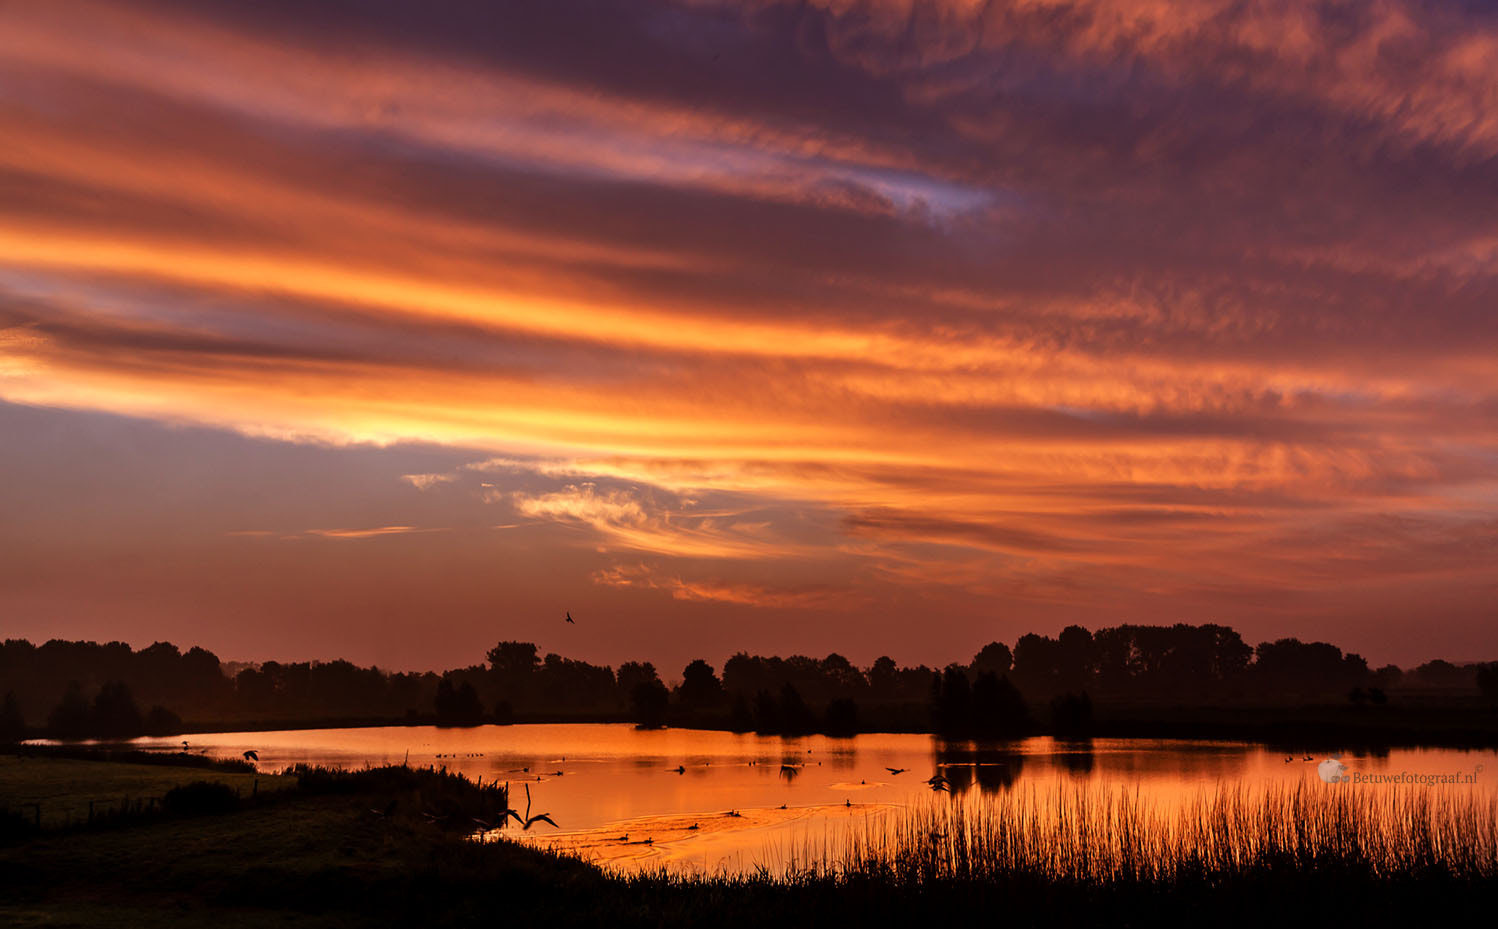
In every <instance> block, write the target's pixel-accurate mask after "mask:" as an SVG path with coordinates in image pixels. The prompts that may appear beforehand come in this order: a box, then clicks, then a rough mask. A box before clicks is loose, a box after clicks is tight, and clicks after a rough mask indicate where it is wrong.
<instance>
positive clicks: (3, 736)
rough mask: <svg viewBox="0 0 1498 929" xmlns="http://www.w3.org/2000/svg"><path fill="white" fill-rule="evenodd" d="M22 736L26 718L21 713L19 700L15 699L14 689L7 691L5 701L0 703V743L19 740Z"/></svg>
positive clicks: (6, 743)
mask: <svg viewBox="0 0 1498 929" xmlns="http://www.w3.org/2000/svg"><path fill="white" fill-rule="evenodd" d="M24 738H26V718H25V717H24V716H22V715H21V701H19V700H17V699H16V692H15V691H13V690H11V691H7V692H6V694H5V702H4V703H0V745H8V744H10V743H12V742H19V741H21V740H22V739H24Z"/></svg>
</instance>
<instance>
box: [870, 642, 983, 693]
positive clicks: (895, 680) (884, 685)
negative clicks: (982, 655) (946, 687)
mask: <svg viewBox="0 0 1498 929" xmlns="http://www.w3.org/2000/svg"><path fill="white" fill-rule="evenodd" d="M1008 650H1009V649H1007V648H1006V649H1004V651H1006V652H1007V651H1008ZM868 676H869V693H870V695H871V696H873V697H874V699H876V700H894V699H896V698H898V697H899V696H900V666H899V665H897V664H895V660H894V659H893V658H891V657H889V656H888V655H880V656H879V657H878V658H876V659H874V664H873V666H872V667H870V668H869V675H868Z"/></svg>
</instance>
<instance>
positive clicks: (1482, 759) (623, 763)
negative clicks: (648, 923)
mask: <svg viewBox="0 0 1498 929" xmlns="http://www.w3.org/2000/svg"><path fill="white" fill-rule="evenodd" d="M142 741H143V743H144V744H145V745H146V746H148V747H158V748H161V749H163V750H178V749H180V745H179V744H177V742H176V740H142ZM190 742H191V746H192V748H191V750H193V751H204V752H206V753H208V754H212V755H216V756H220V757H232V758H237V757H240V755H241V753H242V752H244V751H245V750H247V749H255V750H256V751H257V752H258V753H259V757H260V768H261V769H262V770H267V771H271V770H277V769H280V768H284V767H287V766H289V765H292V764H297V763H307V764H327V765H339V766H345V767H358V766H362V765H365V764H373V765H379V764H400V763H402V761H403V760H405V759H406V758H407V757H409V763H410V764H412V765H419V766H426V765H432V766H436V767H445V768H447V769H448V770H452V771H457V772H461V773H463V774H465V775H467V776H470V777H483V778H484V779H485V780H486V781H487V780H490V779H494V778H499V779H501V780H508V781H511V782H513V783H520V782H525V783H529V785H530V787H531V791H532V793H533V795H534V796H535V797H536V801H537V803H540V804H542V807H541V808H543V809H546V810H547V811H549V812H550V813H551V814H552V816H553V818H555V820H556V821H557V823H559V824H560V826H561V831H562V834H563V838H561V839H547V841H557V842H560V843H562V844H565V845H567V847H570V848H575V849H577V850H579V851H582V852H584V853H586V854H589V855H593V856H595V857H598V858H600V859H601V860H605V861H619V862H624V863H627V864H628V863H632V864H638V865H658V864H671V865H673V866H674V865H677V864H689V865H691V866H694V867H697V868H701V869H706V870H714V869H716V868H718V867H720V866H727V867H730V868H750V867H752V866H753V865H755V864H757V863H761V862H762V861H765V860H767V858H768V859H773V858H774V854H776V853H773V852H767V851H766V849H774V848H779V849H781V850H782V851H783V850H784V849H786V848H789V847H793V846H794V845H795V844H796V843H797V842H798V841H802V840H812V839H815V840H817V841H821V840H823V839H824V838H825V837H826V836H827V835H831V834H834V833H835V832H836V831H837V830H840V829H845V828H849V827H851V826H853V825H855V824H857V823H862V822H867V821H868V820H869V818H870V817H876V816H880V815H883V813H885V812H886V811H890V810H898V809H900V808H902V807H904V806H907V805H909V804H912V803H915V802H920V801H930V800H932V799H933V794H932V788H931V786H930V784H929V783H928V779H929V778H932V777H933V776H935V775H941V776H942V777H943V778H944V779H945V784H946V786H947V787H948V788H949V789H950V791H951V793H952V795H953V796H954V797H961V796H963V795H965V794H968V795H973V796H983V795H989V796H992V795H998V794H1006V793H1011V792H1013V791H1014V790H1015V789H1016V788H1017V787H1022V788H1023V789H1030V787H1031V786H1034V787H1035V788H1037V789H1048V788H1049V787H1051V786H1055V785H1058V784H1076V783H1086V784H1108V785H1119V786H1121V787H1125V788H1127V789H1129V790H1131V791H1138V792H1139V793H1141V794H1147V795H1149V796H1151V797H1152V798H1153V799H1154V800H1156V801H1159V802H1161V803H1166V804H1168V803H1171V802H1176V801H1178V800H1179V799H1181V798H1183V797H1185V796H1187V795H1188V794H1190V793H1191V792H1193V791H1196V790H1200V789H1211V788H1213V787H1214V786H1215V785H1216V784H1218V783H1227V784H1233V783H1241V784H1246V785H1256V784H1265V783H1274V784H1295V783H1305V784H1308V785H1310V786H1313V787H1315V788H1316V789H1336V788H1333V787H1329V786H1327V785H1325V784H1323V783H1322V781H1321V779H1320V778H1319V777H1318V775H1317V773H1316V770H1317V764H1316V761H1317V760H1318V759H1322V758H1325V757H1327V756H1328V755H1330V754H1332V750H1334V748H1335V747H1322V748H1321V749H1319V750H1318V749H1316V748H1312V747H1306V746H1300V747H1298V749H1297V750H1296V753H1295V754H1293V755H1292V754H1291V753H1290V752H1289V751H1288V750H1285V751H1282V750H1280V748H1279V747H1271V746H1259V745H1247V744H1242V743H1228V742H1182V741H1159V740H1145V739H1090V740H1089V739H1081V740H1076V739H1072V740H1056V739H1050V738H1030V739H1020V740H1013V741H945V740H941V739H934V738H932V737H930V736H925V735H916V734H900V735H892V734H872V735H861V736H857V737H854V738H837V739H829V738H823V737H819V736H805V737H797V738H781V737H778V736H760V735H752V734H735V733H729V732H708V731H696V730H672V729H666V730H652V731H640V730H636V729H634V728H633V727H630V726H623V725H612V726H611V725H520V726H482V727H478V728H474V729H433V728H426V727H388V728H370V729H323V730H307V731H286V732H246V733H220V734H212V735H197V736H191V737H190ZM1328 749H1332V750H1328ZM408 753H409V756H408ZM1307 755H1310V756H1311V758H1310V760H1306V756H1307ZM1287 758H1290V759H1291V760H1290V761H1287V760H1286V759H1287ZM1342 759H1343V761H1344V762H1345V763H1346V764H1347V767H1348V768H1349V769H1350V770H1351V771H1355V772H1356V771H1364V772H1369V773H1372V772H1389V771H1411V772H1432V773H1434V772H1442V771H1451V770H1456V769H1466V770H1471V769H1472V768H1473V767H1474V766H1475V765H1478V764H1482V765H1485V767H1486V771H1487V772H1488V773H1487V774H1486V775H1485V777H1486V778H1487V779H1488V785H1489V786H1491V781H1492V779H1493V778H1494V776H1495V774H1498V753H1495V752H1493V751H1485V752H1462V751H1455V750H1411V749H1395V750H1392V751H1382V752H1377V753H1371V752H1364V753H1357V754H1353V753H1346V754H1343V755H1342ZM1358 789H1380V788H1377V787H1367V788H1358ZM730 813H733V814H735V815H729V814H730ZM693 825H696V826H697V828H696V829H693V828H691V827H692V826H693ZM624 834H628V835H630V836H631V837H632V838H631V841H630V843H620V842H618V841H616V840H617V838H618V837H619V836H621V835H624ZM527 835H528V836H529V835H530V833H528V834H527ZM645 839H651V840H652V841H651V842H649V843H644V840H645Z"/></svg>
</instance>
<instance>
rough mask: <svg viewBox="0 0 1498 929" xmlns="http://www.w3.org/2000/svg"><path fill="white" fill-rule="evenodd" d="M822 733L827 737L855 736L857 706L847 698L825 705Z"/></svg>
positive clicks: (840, 698) (856, 730)
mask: <svg viewBox="0 0 1498 929" xmlns="http://www.w3.org/2000/svg"><path fill="white" fill-rule="evenodd" d="M822 731H823V732H825V733H827V734H828V735H855V734H857V732H858V704H857V703H855V702H854V701H853V700H852V699H851V698H849V697H839V698H838V699H836V700H833V701H832V702H831V703H829V704H827V713H826V715H825V717H824V718H823V721H822Z"/></svg>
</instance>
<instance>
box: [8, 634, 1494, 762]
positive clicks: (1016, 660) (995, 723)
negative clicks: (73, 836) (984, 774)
mask: <svg viewBox="0 0 1498 929" xmlns="http://www.w3.org/2000/svg"><path fill="white" fill-rule="evenodd" d="M0 694H3V704H0V743H3V742H6V741H13V740H16V739H19V738H22V737H26V736H39V735H48V736H52V737H54V738H63V739H69V738H88V737H98V738H129V737H133V736H137V735H142V734H146V735H170V734H175V733H179V732H188V731H193V730H195V729H197V730H203V729H222V728H228V727H235V728H293V727H298V726H311V725H366V724H391V723H420V724H432V723H435V724H438V725H447V726H471V725H479V724H482V723H509V722H542V721H546V722H561V721H577V722H582V721H600V722H619V721H626V720H628V721H632V722H636V723H638V724H640V725H644V726H661V725H673V726H696V727H702V728H723V729H734V730H737V731H751V730H752V731H756V732H761V733H780V734H788V735H796V734H803V733H809V732H825V733H828V734H831V735H842V734H852V733H855V732H860V731H934V732H938V733H941V734H944V735H948V736H952V737H959V738H966V737H977V738H984V737H997V738H1007V737H1013V736H1020V735H1028V734H1054V735H1058V736H1068V737H1071V736H1088V735H1094V736H1110V735H1114V736H1153V737H1183V738H1240V739H1252V740H1262V741H1269V742H1295V741H1301V742H1306V741H1333V742H1341V743H1344V744H1357V743H1366V744H1379V743H1420V742H1426V743H1441V744H1493V743H1494V742H1498V663H1490V664H1466V665H1456V664H1452V663H1450V662H1445V661H1431V662H1427V663H1425V664H1423V665H1420V666H1419V667H1417V668H1413V669H1410V670H1403V669H1401V668H1399V667H1396V666H1394V665H1387V666H1384V667H1382V668H1376V669H1375V668H1370V667H1369V666H1368V664H1367V662H1366V661H1364V660H1363V659H1362V658H1361V657H1360V656H1358V655H1355V654H1351V653H1343V652H1342V651H1341V649H1339V648H1337V647H1336V646H1334V645H1330V644H1327V643H1324V642H1301V641H1299V640H1297V639H1281V640H1278V641H1274V642H1261V643H1259V644H1258V645H1257V646H1250V645H1248V644H1247V643H1246V642H1244V640H1243V639H1242V637H1241V636H1240V635H1239V634H1238V633H1237V632H1236V631H1234V630H1233V629H1230V628H1228V627H1226V626H1218V625H1201V626H1192V625H1185V624H1178V625H1175V626H1136V625H1125V626H1114V627H1109V628H1104V629H1099V630H1097V631H1096V632H1093V631H1089V630H1087V629H1084V628H1082V627H1080V626H1069V627H1067V628H1066V629H1064V630H1063V631H1062V632H1061V633H1060V634H1059V635H1058V636H1056V637H1054V638H1052V637H1048V636H1040V635H1034V634H1030V635H1025V636H1021V637H1020V638H1019V640H1018V641H1016V642H1015V643H1014V645H1013V647H1012V648H1011V647H1010V646H1009V645H1006V644H1004V643H1001V642H992V643H990V644H988V645H987V646H985V647H984V648H983V649H981V650H980V651H979V652H978V653H977V654H976V655H974V656H973V657H972V658H971V659H969V660H968V661H966V662H954V663H952V664H949V665H947V666H946V667H944V668H930V667H926V666H924V665H921V666H916V667H901V666H899V665H898V664H896V662H895V661H894V660H893V659H891V658H889V657H881V658H879V659H877V660H876V661H875V662H874V663H873V664H872V665H870V666H869V667H867V668H859V667H857V666H855V665H853V664H852V663H851V662H849V661H848V660H847V659H846V658H844V657H842V656H841V655H837V654H832V655H828V656H827V657H825V658H810V657H806V656H800V655H793V656H791V657H789V658H781V657H763V656H758V655H748V654H744V653H740V654H737V655H734V656H733V657H731V658H729V659H728V660H727V661H726V662H725V663H724V665H723V667H722V670H721V673H720V672H719V671H718V669H716V668H714V667H713V666H712V665H711V664H709V663H708V662H707V661H705V660H701V659H699V660H696V661H693V662H691V663H689V664H688V665H687V666H686V667H685V668H683V669H682V672H681V678H680V680H679V681H675V682H673V683H672V684H671V686H668V685H667V684H666V682H664V681H663V680H662V679H661V676H660V674H659V673H658V672H657V670H656V668H655V667H654V666H653V665H652V664H651V663H650V662H638V661H630V662H625V663H624V664H622V665H620V666H619V667H618V668H617V669H615V668H613V667H609V666H599V665H593V664H589V663H587V662H584V661H576V660H573V659H569V658H564V657H562V656H561V655H557V654H555V653H552V654H547V655H545V656H542V655H541V654H540V652H539V650H538V649H537V648H536V646H535V645H534V644H532V643H529V642H500V643H498V644H497V645H495V647H494V648H492V649H490V650H489V652H488V654H487V656H486V661H485V663H484V664H480V665H474V666H471V667H467V668H457V669H453V670H449V671H446V672H444V673H442V674H437V673H435V672H426V673H389V672H385V671H382V670H380V669H378V668H360V667H356V666H355V665H353V664H351V663H349V662H346V661H331V662H298V663H284V664H283V663H280V662H274V661H269V662H264V663H262V664H258V665H233V666H227V665H224V664H223V663H221V662H220V661H219V659H218V657H217V656H215V655H213V654H212V653H211V652H208V651H206V650H204V649H202V648H191V649H189V650H188V651H186V652H182V651H180V650H179V649H177V648H176V647H175V646H173V645H170V644H167V643H162V642H158V643H156V644H155V645H152V646H150V647H148V648H143V649H140V650H132V649H131V648H130V647H129V646H128V645H126V644H124V643H120V642H112V643H108V644H104V645H100V644H96V643H92V642H65V641H60V640H54V641H51V642H47V643H45V644H43V645H41V646H36V645H33V644H32V643H30V642H27V641H24V640H15V639H12V640H8V641H6V642H4V643H3V644H0Z"/></svg>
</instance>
